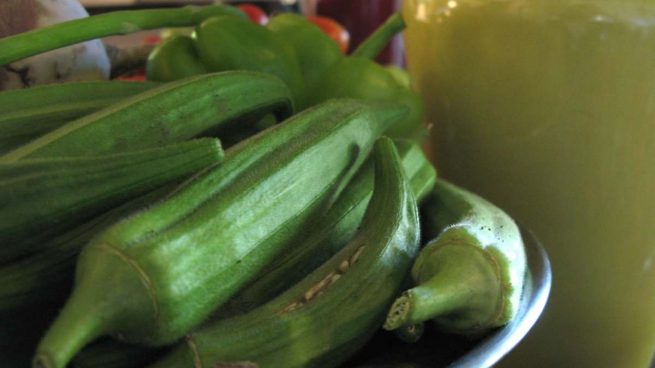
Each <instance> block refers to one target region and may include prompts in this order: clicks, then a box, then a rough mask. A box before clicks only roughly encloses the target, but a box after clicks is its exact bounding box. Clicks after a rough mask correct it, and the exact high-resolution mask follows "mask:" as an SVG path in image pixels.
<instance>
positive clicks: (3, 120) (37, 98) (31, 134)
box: [0, 81, 158, 155]
mask: <svg viewBox="0 0 655 368" xmlns="http://www.w3.org/2000/svg"><path fill="white" fill-rule="evenodd" d="M157 85H158V83H154V82H143V83H134V82H121V81H94V82H71V83H60V84H48V85H43V86H36V87H32V88H24V89H13V90H7V91H2V92H0V155H1V154H4V153H6V152H8V151H10V150H12V149H15V148H17V147H19V146H21V145H23V144H25V143H27V142H29V141H31V140H33V139H35V138H37V137H39V136H41V135H43V134H45V133H48V132H50V131H52V130H55V129H57V128H59V127H60V126H62V125H63V124H65V123H67V122H69V121H71V120H75V119H77V118H80V117H82V116H84V115H88V114H90V113H92V112H95V111H97V110H100V109H102V108H105V107H107V106H109V105H112V104H114V103H117V102H118V101H121V100H123V99H125V98H128V97H131V96H134V95H136V94H139V93H142V92H145V91H147V90H149V89H151V88H154V87H155V86H157Z"/></svg>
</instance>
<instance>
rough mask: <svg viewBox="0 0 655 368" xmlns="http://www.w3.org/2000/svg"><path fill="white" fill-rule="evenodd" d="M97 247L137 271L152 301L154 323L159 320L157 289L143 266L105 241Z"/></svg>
mask: <svg viewBox="0 0 655 368" xmlns="http://www.w3.org/2000/svg"><path fill="white" fill-rule="evenodd" d="M98 249H100V250H104V251H106V252H108V253H112V254H113V255H115V256H117V257H118V258H119V259H121V260H122V261H124V262H125V263H127V264H128V265H129V266H130V267H131V268H132V269H133V270H134V271H135V272H136V273H137V275H138V276H139V279H140V280H141V282H142V283H143V285H144V286H145V288H146V290H148V295H150V300H151V301H152V307H153V311H154V316H153V318H154V321H155V323H157V321H158V320H159V300H158V298H157V291H156V290H155V287H154V284H153V282H152V280H151V279H150V277H149V276H148V274H147V273H146V272H145V270H143V268H141V267H140V266H139V264H138V263H137V262H136V261H135V260H133V259H132V258H130V257H129V256H128V255H127V254H125V253H123V252H121V251H120V250H118V249H117V248H116V247H113V246H111V245H109V244H108V243H106V242H104V243H102V244H100V245H99V246H98Z"/></svg>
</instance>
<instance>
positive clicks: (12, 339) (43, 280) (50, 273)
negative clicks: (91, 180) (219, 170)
mask: <svg viewBox="0 0 655 368" xmlns="http://www.w3.org/2000/svg"><path fill="white" fill-rule="evenodd" d="M180 181H181V180H180ZM174 186H175V184H174V183H171V184H168V185H166V186H163V187H161V188H158V189H156V190H154V191H152V192H149V193H148V194H145V195H143V196H140V197H138V198H136V199H133V200H131V201H129V202H127V203H125V204H122V205H120V206H118V207H116V208H114V209H112V210H110V211H108V212H106V213H104V214H102V215H101V216H98V217H96V218H94V219H92V220H90V221H88V222H86V223H84V224H82V225H79V226H77V227H76V228H75V229H73V230H70V231H68V232H66V233H65V234H62V235H60V236H57V237H56V238H54V239H52V240H48V241H47V244H46V247H47V249H44V250H42V251H40V252H38V253H36V254H33V255H30V256H28V257H24V258H21V259H20V260H17V261H14V262H11V263H8V264H6V265H3V266H2V267H0V326H2V328H0V356H1V357H2V366H3V367H12V368H21V367H29V366H30V361H31V359H32V356H33V355H34V351H35V350H36V346H37V344H38V342H39V340H40V339H41V337H42V335H43V334H44V333H45V331H46V330H47V328H48V325H49V324H50V323H51V322H52V319H54V317H55V316H56V315H57V313H58V309H59V308H61V306H62V305H63V304H64V303H65V302H66V298H67V297H68V295H69V294H70V291H71V289H72V288H73V282H74V274H75V260H76V258H77V255H78V254H79V252H80V250H81V249H82V247H83V246H84V245H86V244H87V243H88V242H89V241H90V240H91V239H92V238H93V237H94V236H96V235H97V234H99V233H100V231H101V230H103V229H104V228H106V227H108V226H109V225H112V224H113V223H115V222H117V221H119V220H120V219H122V218H124V217H126V216H129V215H131V214H132V213H134V212H136V211H138V210H140V209H142V208H145V207H147V206H149V205H151V204H153V203H155V202H156V201H157V200H159V199H160V198H162V197H164V196H165V195H166V194H167V193H168V192H170V191H171V190H172V189H173V188H174ZM140 350H142V349H140ZM132 351H134V350H132V349H131V350H130V351H128V352H127V353H131V352H132ZM103 352H105V350H103ZM143 354H144V357H147V356H149V354H150V352H149V351H144V352H143ZM97 355H99V354H98V352H97V351H96V350H95V349H94V350H93V351H91V352H89V353H88V354H85V357H87V358H89V356H91V357H96V356H97ZM121 355H122V353H121ZM113 356H114V355H112V356H110V357H105V359H100V358H97V360H98V361H102V362H104V361H106V360H116V359H115V358H113ZM86 360H88V359H86ZM86 360H85V361H86ZM133 360H134V361H135V362H138V361H139V360H138V359H136V358H135V357H134V359H133ZM141 367H143V365H140V366H139V365H137V366H134V368H141ZM94 368H95V367H94ZM116 368H125V367H120V366H118V367H116Z"/></svg>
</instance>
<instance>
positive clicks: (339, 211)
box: [218, 139, 436, 317]
mask: <svg viewBox="0 0 655 368" xmlns="http://www.w3.org/2000/svg"><path fill="white" fill-rule="evenodd" d="M394 142H395V145H396V148H397V151H398V154H399V157H400V160H401V164H402V166H403V170H404V172H405V175H406V176H407V178H408V180H409V181H410V186H411V188H412V192H413V194H414V196H415V198H417V201H418V202H419V203H420V202H421V201H422V200H423V198H425V197H426V195H427V194H428V193H429V192H430V191H431V190H432V187H433V186H434V182H435V180H436V172H435V170H434V167H433V166H432V165H431V164H430V162H429V161H428V159H427V157H426V156H425V154H424V153H423V151H422V149H421V148H420V147H419V146H418V145H417V144H415V143H413V142H411V141H408V140H402V139H400V140H394ZM373 169H374V168H373V160H372V158H371V159H369V160H368V162H367V163H366V164H365V166H364V167H362V169H361V170H360V171H359V172H358V173H357V175H355V176H354V177H353V179H352V180H351V182H350V183H348V186H347V187H346V188H345V189H344V191H343V192H342V193H341V195H340V196H339V198H338V199H337V201H336V202H335V203H334V205H332V207H331V208H330V210H329V211H328V212H327V213H326V214H325V215H323V216H320V217H317V218H316V220H315V221H314V223H313V224H312V226H309V227H308V228H307V229H306V231H304V232H303V233H302V234H301V235H300V236H298V238H297V239H296V240H294V241H293V242H294V243H295V244H297V246H295V247H293V248H290V249H289V250H288V251H287V252H285V253H284V254H282V255H281V256H280V257H278V258H277V259H276V260H275V261H273V262H272V263H271V264H270V265H269V266H267V267H266V268H265V269H264V270H263V271H262V272H261V274H260V275H259V276H258V277H257V279H256V280H255V281H254V282H253V283H252V284H250V285H249V286H248V287H246V288H244V289H243V290H242V291H241V292H240V293H239V294H237V295H236V296H235V297H234V298H232V299H231V300H230V301H229V302H228V303H227V304H226V305H225V306H224V308H222V310H221V311H219V313H218V314H219V316H221V317H224V316H227V315H234V314H242V313H245V312H247V311H248V310H250V309H253V308H254V307H257V306H259V305H261V304H264V303H265V302H267V301H269V300H270V299H272V298H273V297H275V296H277V295H279V294H280V293H282V292H283V291H284V290H286V289H287V288H289V287H290V286H291V285H293V284H295V283H296V282H298V281H300V280H301V279H302V278H304V277H305V276H306V275H307V274H309V273H310V272H311V271H313V270H314V269H316V268H317V267H318V266H320V265H321V264H322V263H323V262H325V261H327V260H328V259H329V258H330V257H332V256H333V255H334V254H336V253H337V252H338V251H339V250H341V249H342V248H343V247H344V246H345V245H346V244H347V243H348V241H350V239H351V238H352V237H353V236H354V235H355V233H356V232H357V228H358V227H359V225H360V224H361V222H362V218H363V217H364V213H365V212H366V208H367V205H368V203H369V201H370V199H371V195H372V194H373V181H374V180H373V177H374V175H373ZM347 267H348V265H347V264H345V265H344V268H347Z"/></svg>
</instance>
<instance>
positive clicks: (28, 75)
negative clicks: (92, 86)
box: [0, 0, 111, 90]
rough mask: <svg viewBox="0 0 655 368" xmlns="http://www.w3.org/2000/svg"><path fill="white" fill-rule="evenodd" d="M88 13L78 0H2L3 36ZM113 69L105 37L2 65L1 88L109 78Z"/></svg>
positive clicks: (1, 32) (85, 15) (0, 10)
mask: <svg viewBox="0 0 655 368" xmlns="http://www.w3.org/2000/svg"><path fill="white" fill-rule="evenodd" d="M88 15H89V14H88V13H87V11H86V10H85V9H84V7H83V6H82V5H81V4H80V3H79V1H78V0H1V1H0V37H6V36H10V35H13V34H16V33H21V32H26V31H29V30H30V29H33V28H39V27H44V26H47V25H51V24H54V23H59V22H63V21H67V20H72V19H77V18H83V17H87V16H88ZM110 71H111V66H110V62H109V58H108V57H107V52H106V51H105V47H104V45H103V44H102V41H100V40H92V41H87V42H84V43H80V44H77V45H73V46H69V47H65V48H61V49H58V50H53V51H49V52H47V53H43V54H40V55H36V56H33V57H30V58H27V59H24V60H21V61H17V62H15V63H12V64H9V65H7V66H3V67H2V69H0V90H3V89H14V88H22V87H30V86H34V85H39V84H48V83H54V82H68V81H75V80H94V79H108V78H109V74H110Z"/></svg>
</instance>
